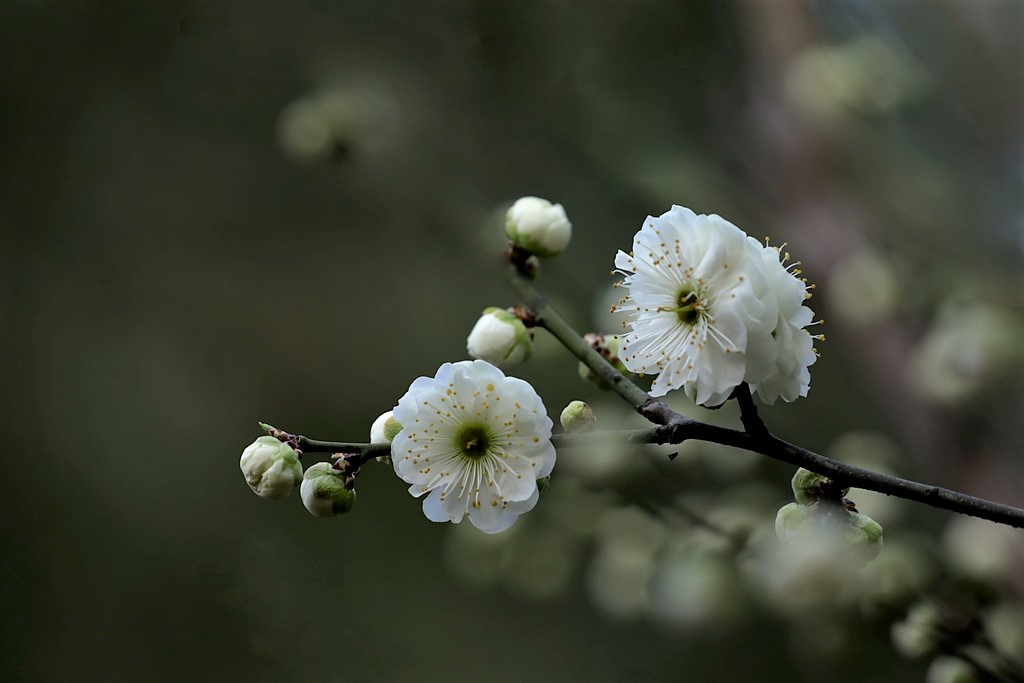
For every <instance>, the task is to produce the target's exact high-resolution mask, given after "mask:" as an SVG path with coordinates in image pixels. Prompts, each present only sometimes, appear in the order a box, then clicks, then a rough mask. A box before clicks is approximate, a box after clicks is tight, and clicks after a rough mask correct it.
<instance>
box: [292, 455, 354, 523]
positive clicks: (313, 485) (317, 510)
mask: <svg viewBox="0 0 1024 683" xmlns="http://www.w3.org/2000/svg"><path fill="white" fill-rule="evenodd" d="M345 478H346V474H345V473H344V472H340V471H338V470H336V469H334V468H333V467H331V464H330V463H328V462H318V463H316V464H315V465H311V466H310V467H309V469H307V470H306V473H305V474H304V475H303V477H302V487H301V488H300V490H299V493H300V494H301V496H302V504H303V505H305V506H306V509H307V510H309V512H310V513H311V514H313V515H316V516H317V517H332V516H334V515H340V514H344V513H346V512H348V511H349V510H351V509H352V506H353V505H355V504H356V492H355V489H350V488H347V487H346V486H345Z"/></svg>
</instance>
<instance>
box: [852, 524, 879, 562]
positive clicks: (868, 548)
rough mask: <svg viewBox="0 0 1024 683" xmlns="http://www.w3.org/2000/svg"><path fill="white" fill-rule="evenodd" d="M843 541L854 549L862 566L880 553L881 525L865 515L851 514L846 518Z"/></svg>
mask: <svg viewBox="0 0 1024 683" xmlns="http://www.w3.org/2000/svg"><path fill="white" fill-rule="evenodd" d="M846 525H847V526H846V529H845V530H844V531H843V541H845V542H846V543H847V545H849V546H851V547H853V548H856V549H857V551H858V554H859V555H860V556H861V558H862V560H863V562H864V564H867V563H868V562H870V561H871V560H873V559H875V558H876V557H878V554H879V553H880V552H882V525H881V524H879V523H878V522H876V521H875V520H873V519H871V518H870V517H868V516H867V515H864V514H861V513H859V512H851V513H850V516H849V517H847V518H846Z"/></svg>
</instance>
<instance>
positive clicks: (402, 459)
mask: <svg viewBox="0 0 1024 683" xmlns="http://www.w3.org/2000/svg"><path fill="white" fill-rule="evenodd" d="M394 417H395V419H396V420H398V421H399V422H400V423H401V424H402V425H403V429H402V431H401V432H399V433H398V435H397V436H396V437H395V439H394V441H392V442H391V457H392V463H393V465H394V468H395V473H396V474H397V475H398V476H399V477H400V478H401V479H403V480H405V481H406V482H408V483H409V484H411V486H410V487H409V493H411V494H412V495H413V496H415V497H417V498H418V497H420V496H426V498H424V500H423V513H424V514H425V515H426V516H427V518H428V519H430V520H431V521H434V522H454V523H458V522H460V521H462V518H463V517H464V516H467V515H468V516H469V521H470V523H472V524H473V526H475V527H477V528H478V529H480V530H481V531H484V532H487V533H497V532H499V531H504V530H505V529H507V528H508V527H509V526H510V525H511V524H512V523H513V522H514V521H515V520H516V518H517V517H518V516H519V515H521V514H522V513H524V512H528V511H529V510H532V509H533V506H534V505H536V503H537V499H538V495H539V492H538V489H537V480H538V479H540V478H541V477H546V476H548V475H549V474H551V470H552V468H553V467H554V464H555V449H554V446H552V444H551V427H552V421H551V419H550V418H549V417H548V415H547V411H546V410H545V408H544V403H543V402H542V401H541V398H540V396H538V395H537V392H536V391H534V389H533V387H532V386H530V385H529V384H528V383H527V382H524V381H523V380H521V379H517V378H515V377H506V376H505V374H504V373H503V372H502V371H501V370H499V369H498V368H496V367H494V366H493V365H491V364H490V363H487V362H486V361H482V360H473V361H461V362H458V363H445V364H444V365H442V366H441V367H440V368H439V369H438V371H437V374H436V375H435V376H434V377H420V378H418V379H416V380H415V381H414V382H413V383H412V385H411V386H410V387H409V390H408V391H407V392H406V394H405V395H404V396H403V397H402V398H401V399H400V400H399V401H398V406H397V407H396V408H395V410H394Z"/></svg>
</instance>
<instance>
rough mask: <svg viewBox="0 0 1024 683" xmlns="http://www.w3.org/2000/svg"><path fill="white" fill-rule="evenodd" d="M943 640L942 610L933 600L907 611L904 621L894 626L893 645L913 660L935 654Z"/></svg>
mask: <svg viewBox="0 0 1024 683" xmlns="http://www.w3.org/2000/svg"><path fill="white" fill-rule="evenodd" d="M941 638H942V610H941V609H940V607H939V606H938V605H937V604H936V603H935V602H933V601H931V600H923V601H921V602H919V603H917V604H915V605H914V606H912V607H911V608H910V609H909V610H908V611H907V616H906V617H905V618H904V619H903V621H901V622H899V623H896V624H893V627H892V644H893V645H894V646H896V650H897V651H898V652H899V653H900V654H901V655H903V656H904V657H908V658H911V659H914V658H917V657H923V656H924V655H927V654H930V653H932V652H934V651H935V650H936V649H937V648H938V646H939V641H940V640H941Z"/></svg>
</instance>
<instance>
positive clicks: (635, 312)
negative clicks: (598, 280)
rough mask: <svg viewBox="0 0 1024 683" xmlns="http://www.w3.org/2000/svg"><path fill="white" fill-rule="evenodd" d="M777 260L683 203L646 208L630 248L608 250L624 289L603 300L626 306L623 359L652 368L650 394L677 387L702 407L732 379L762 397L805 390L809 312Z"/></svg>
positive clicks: (725, 394) (719, 398)
mask: <svg viewBox="0 0 1024 683" xmlns="http://www.w3.org/2000/svg"><path fill="white" fill-rule="evenodd" d="M785 260H786V259H785V258H784V257H783V256H782V254H781V253H780V250H779V249H777V248H775V247H771V246H765V245H762V244H761V243H760V242H758V241H757V240H755V239H754V238H752V237H748V236H747V234H746V233H744V232H743V231H742V230H740V229H739V228H738V227H736V226H735V225H733V224H732V223H730V222H729V221H727V220H725V219H724V218H721V217H720V216H716V215H713V214H712V215H710V216H705V215H697V214H695V213H694V212H693V211H691V210H690V209H687V208H684V207H682V206H673V207H672V209H671V210H670V211H668V212H666V213H664V214H662V215H661V216H658V217H657V218H655V217H652V216H648V217H647V219H646V220H645V221H644V224H643V227H642V228H641V229H640V231H639V232H638V233H637V234H636V235H635V236H634V237H633V250H632V252H631V253H629V254H626V253H625V252H622V251H620V252H619V253H618V255H617V256H616V257H615V266H616V268H617V269H618V271H619V272H620V273H621V274H622V275H624V276H625V279H624V280H623V281H622V282H621V283H620V285H623V286H625V287H627V288H628V290H629V294H628V295H627V296H626V297H625V298H624V299H622V301H620V302H619V303H618V304H617V305H616V306H614V307H613V308H612V310H613V312H618V311H622V312H627V313H629V319H628V321H627V322H628V328H629V330H630V331H629V332H628V334H626V335H624V336H623V338H622V345H621V348H620V351H619V357H620V359H621V360H622V362H623V364H624V365H625V366H626V368H627V369H629V370H630V371H631V372H635V373H638V374H641V375H643V374H655V375H657V378H656V379H655V380H654V384H653V385H652V388H651V394H652V395H654V396H664V395H665V394H666V393H668V392H669V391H670V390H672V389H682V390H683V391H685V392H686V395H687V396H689V397H690V398H692V399H694V400H695V401H696V402H697V403H699V404H701V405H705V406H717V405H721V404H722V403H724V402H725V400H726V399H728V398H729V395H730V394H731V393H732V391H733V389H735V388H736V387H737V386H738V385H739V384H740V383H741V382H746V383H748V384H749V385H750V388H751V391H755V392H756V393H757V394H758V396H760V397H761V400H762V401H764V402H765V403H774V402H775V400H776V399H777V398H779V397H781V398H782V399H783V400H785V401H793V400H795V399H796V398H797V397H799V396H806V395H807V389H808V386H809V384H810V373H809V372H808V369H807V368H808V367H809V366H810V365H812V364H813V363H814V361H815V360H816V355H815V351H814V349H813V348H812V339H813V337H812V335H811V334H810V333H809V332H808V331H807V330H806V329H805V328H806V327H807V326H808V325H810V324H811V322H812V319H813V313H812V311H811V310H810V309H809V308H807V307H806V306H805V305H804V301H805V300H806V299H808V298H810V294H809V293H808V291H807V289H808V287H807V285H806V283H805V282H804V281H803V280H801V279H799V278H798V277H797V274H798V272H794V271H793V270H792V266H786V265H785Z"/></svg>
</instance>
